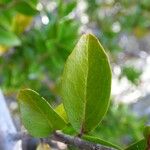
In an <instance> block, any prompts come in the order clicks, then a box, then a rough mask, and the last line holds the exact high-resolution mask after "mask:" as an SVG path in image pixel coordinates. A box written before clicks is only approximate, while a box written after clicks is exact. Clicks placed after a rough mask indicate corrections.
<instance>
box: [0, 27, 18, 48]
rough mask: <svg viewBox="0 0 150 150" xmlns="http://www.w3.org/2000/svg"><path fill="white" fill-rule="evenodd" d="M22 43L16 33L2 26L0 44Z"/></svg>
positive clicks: (16, 44) (12, 44)
mask: <svg viewBox="0 0 150 150" xmlns="http://www.w3.org/2000/svg"><path fill="white" fill-rule="evenodd" d="M20 44H21V42H20V40H19V38H18V37H17V36H16V35H15V34H14V33H12V32H11V31H7V30H4V29H2V28H0V45H4V46H18V45H20Z"/></svg>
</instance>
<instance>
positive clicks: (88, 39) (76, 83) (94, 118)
mask: <svg viewBox="0 0 150 150" xmlns="http://www.w3.org/2000/svg"><path fill="white" fill-rule="evenodd" d="M110 91H111V71H110V66H109V62H108V58H107V55H106V53H105V51H104V49H103V47H102V46H101V45H100V43H99V41H98V40H97V38H96V37H95V36H93V35H91V34H86V35H83V36H82V37H81V39H80V40H79V42H78V43H77V45H76V47H75V48H74V50H73V52H72V53H71V55H70V56H69V57H68V60H67V62H66V65H65V68H64V72H63V76H62V87H61V95H62V99H63V103H64V107H65V110H66V113H67V115H68V119H69V121H70V123H71V124H72V126H73V127H74V129H75V130H76V131H77V132H82V133H83V132H84V133H87V132H89V131H91V130H92V129H93V128H94V127H96V126H97V125H98V123H99V122H100V121H101V120H102V118H103V116H104V115H105V113H106V111H107V109H108V105H109V97H110Z"/></svg>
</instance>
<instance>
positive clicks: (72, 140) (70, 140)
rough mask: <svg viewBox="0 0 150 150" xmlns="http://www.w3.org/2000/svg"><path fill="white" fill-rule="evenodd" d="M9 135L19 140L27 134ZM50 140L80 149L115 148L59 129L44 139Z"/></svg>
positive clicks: (111, 149)
mask: <svg viewBox="0 0 150 150" xmlns="http://www.w3.org/2000/svg"><path fill="white" fill-rule="evenodd" d="M11 136H12V138H13V140H19V139H23V138H24V137H25V136H29V135H28V134H25V133H18V134H16V135H11ZM50 140H55V141H59V142H62V143H64V144H67V145H72V146H75V147H77V148H79V149H82V150H115V149H114V148H111V147H105V146H103V145H100V144H96V143H92V142H89V141H86V140H83V139H81V138H79V137H74V136H70V135H67V134H64V133H62V132H60V131H56V132H54V133H53V134H52V136H51V138H48V139H46V141H50Z"/></svg>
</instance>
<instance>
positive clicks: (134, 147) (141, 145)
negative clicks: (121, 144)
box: [124, 139, 147, 150]
mask: <svg viewBox="0 0 150 150" xmlns="http://www.w3.org/2000/svg"><path fill="white" fill-rule="evenodd" d="M146 147H147V142H146V140H145V139H142V140H140V141H138V142H136V143H133V144H131V145H130V146H128V147H127V148H125V149H124V150H145V149H146Z"/></svg>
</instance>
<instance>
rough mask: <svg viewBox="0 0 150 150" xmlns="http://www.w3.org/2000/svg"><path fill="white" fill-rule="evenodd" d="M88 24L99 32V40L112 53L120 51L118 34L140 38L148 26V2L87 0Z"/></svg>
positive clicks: (149, 22)
mask: <svg viewBox="0 0 150 150" xmlns="http://www.w3.org/2000/svg"><path fill="white" fill-rule="evenodd" d="M87 1H88V8H87V13H88V16H89V20H90V22H94V24H95V26H96V27H97V30H99V38H100V39H101V41H102V43H103V44H104V45H105V47H106V48H107V49H108V50H109V51H111V52H112V53H116V52H118V51H121V50H122V48H121V47H120V45H119V43H118V40H119V38H120V34H123V33H128V34H134V35H135V36H136V37H139V38H140V37H142V36H143V35H144V34H147V33H148V30H149V26H150V15H149V14H150V12H149V10H150V7H149V5H150V4H149V1H148V0H144V1H143V0H142V1H141V0H133V1H130V0H121V1H119V0H110V1H107V0H102V1H101V0H92V1H91V0H87Z"/></svg>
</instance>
